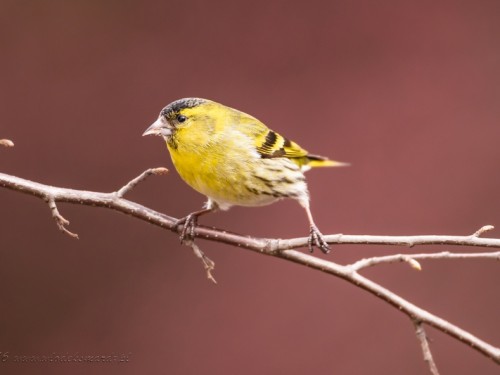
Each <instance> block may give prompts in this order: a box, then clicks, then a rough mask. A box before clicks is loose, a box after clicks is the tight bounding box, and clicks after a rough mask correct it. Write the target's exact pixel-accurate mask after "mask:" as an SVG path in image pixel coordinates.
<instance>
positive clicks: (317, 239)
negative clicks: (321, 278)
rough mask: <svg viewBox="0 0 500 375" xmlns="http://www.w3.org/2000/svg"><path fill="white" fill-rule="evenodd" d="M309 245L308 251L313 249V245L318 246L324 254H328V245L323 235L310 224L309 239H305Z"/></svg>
mask: <svg viewBox="0 0 500 375" xmlns="http://www.w3.org/2000/svg"><path fill="white" fill-rule="evenodd" d="M307 243H308V245H309V251H310V252H311V253H312V252H313V250H314V246H316V247H318V248H319V249H320V250H321V251H322V252H323V253H324V254H328V253H329V252H330V247H329V246H328V244H327V243H326V241H325V239H324V237H323V235H322V234H321V232H320V231H319V230H318V228H317V227H316V225H311V230H310V231H309V239H308V240H307Z"/></svg>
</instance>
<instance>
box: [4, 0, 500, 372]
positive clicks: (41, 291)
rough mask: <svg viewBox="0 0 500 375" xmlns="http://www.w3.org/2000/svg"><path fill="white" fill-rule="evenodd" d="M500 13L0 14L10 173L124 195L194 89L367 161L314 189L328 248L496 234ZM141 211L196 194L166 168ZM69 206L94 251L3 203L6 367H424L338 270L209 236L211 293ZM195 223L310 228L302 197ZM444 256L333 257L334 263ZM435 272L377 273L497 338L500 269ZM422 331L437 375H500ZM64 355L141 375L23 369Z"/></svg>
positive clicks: (114, 6) (168, 254) (137, 231)
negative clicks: (329, 236)
mask: <svg viewBox="0 0 500 375" xmlns="http://www.w3.org/2000/svg"><path fill="white" fill-rule="evenodd" d="M381 3H383V4H381ZM499 20H500V2H498V1H418V2H417V1H415V2H413V1H405V2H401V1H384V2H374V1H350V2H347V1H344V2H326V1H323V2H319V1H307V2H298V1H295V2H291V1H279V2H277V1H276V2H272V1H270V2H262V3H259V2H248V3H239V2H235V1H224V2H217V3H216V2H208V1H207V2H205V1H141V2H139V1H121V0H120V1H119V0H115V1H89V0H86V1H72V2H65V1H46V2H40V1H14V0H11V1H6V0H2V1H1V2H0V43H1V58H0V79H1V85H0V103H1V105H0V111H1V112H0V115H1V121H0V138H10V139H12V140H13V141H14V142H15V143H16V146H15V148H13V149H0V170H1V171H2V172H5V173H11V174H15V175H18V176H20V177H24V178H28V179H33V180H36V181H40V182H44V183H48V184H53V185H57V186H65V187H73V188H82V189H89V190H97V191H112V190H114V189H116V188H118V187H119V186H121V185H122V184H123V183H125V182H126V181H128V180H129V179H131V178H132V177H134V176H136V175H137V174H138V173H140V172H141V171H142V170H144V169H146V168H148V167H154V166H162V165H164V166H167V167H169V168H172V165H171V163H170V160H169V157H168V154H167V150H166V149H165V147H164V145H163V144H162V142H161V141H160V139H157V138H152V137H148V138H141V134H142V132H143V131H144V130H145V128H146V127H147V126H148V125H149V124H150V123H151V122H152V121H153V120H154V119H155V117H156V116H157V113H158V112H159V111H160V109H161V108H162V107H163V106H164V105H166V104H167V103H169V102H171V101H172V100H175V99H178V98H181V97H185V96H201V97H206V98H210V99H213V100H217V101H220V102H222V103H225V104H227V105H230V106H233V107H236V108H238V109H241V110H243V111H245V112H248V113H251V114H253V115H255V116H256V117H258V118H260V119H261V120H263V121H264V122H265V123H266V124H268V125H269V126H270V127H272V128H273V129H275V130H277V131H279V132H282V133H283V134H285V135H287V136H288V137H290V138H292V139H294V140H296V141H298V142H299V143H300V144H301V145H302V146H303V147H305V148H306V149H309V150H311V151H313V152H315V153H318V154H323V155H328V156H330V157H332V158H335V159H338V160H342V161H348V162H351V163H352V167H350V168H345V169H337V170H317V171H312V172H310V173H309V174H308V180H309V185H310V190H311V193H312V209H313V213H314V215H315V219H316V221H317V223H318V225H319V227H320V229H321V230H322V231H323V232H325V233H339V232H341V233H345V234H387V235H396V234H457V235H459V234H469V233H472V232H474V231H475V230H476V229H478V228H479V227H480V226H482V225H485V224H496V225H500V200H499V199H498V196H499V188H500V176H499V173H498V171H499V167H498V165H499V160H500V147H499V136H500V127H499V117H500V105H499V103H500V68H499V67H500V47H499V36H500V22H499ZM130 198H131V199H134V200H136V201H138V202H141V203H143V204H145V205H147V206H150V207H152V208H154V209H157V210H160V211H162V212H165V213H168V214H171V215H174V216H177V217H181V216H183V215H185V214H186V213H188V212H190V211H192V210H195V209H197V208H199V207H200V206H201V204H202V202H203V200H204V199H203V197H202V196H200V195H199V194H197V193H196V192H194V191H192V190H191V189H190V188H188V187H187V186H186V185H184V183H183V182H182V181H181V180H180V179H179V177H178V176H177V174H176V173H175V171H173V170H172V173H171V174H169V175H167V176H162V177H152V178H151V179H149V180H148V181H147V182H146V183H144V184H142V185H140V186H139V187H138V188H137V189H136V190H135V191H134V192H133V193H132V194H131V195H130ZM60 209H61V212H62V213H63V214H64V215H65V216H66V217H67V218H68V219H69V220H71V226H70V229H71V230H73V231H76V232H77V233H79V234H80V237H81V239H80V240H79V241H77V240H73V239H71V238H69V237H67V236H64V235H62V234H61V233H60V232H59V231H58V230H57V229H56V226H55V225H54V222H53V220H52V219H51V218H50V215H49V211H48V209H47V206H46V205H45V204H44V203H43V202H41V201H39V200H36V199H34V198H32V197H29V196H24V195H21V194H19V193H14V192H10V191H7V190H0V210H1V211H0V237H1V241H0V246H1V247H0V287H1V289H0V290H1V296H2V299H1V301H2V304H1V308H0V351H1V352H5V351H8V352H9V353H10V354H9V355H10V360H9V361H7V362H6V363H0V372H1V373H2V374H25V373H34V372H36V373H39V374H41V373H51V374H67V373H72V374H87V373H96V374H112V373H117V374H118V373H119V374H138V373H145V374H158V373H167V374H199V373H204V374H269V373H286V374H304V373H313V374H331V373H336V374H423V373H426V372H427V369H426V365H425V364H424V362H423V361H422V354H421V352H420V348H419V345H418V342H417V340H416V339H415V336H414V333H413V328H412V325H411V323H410V321H409V320H408V319H407V318H406V317H405V316H403V315H402V314H400V313H398V312H397V311H395V310H394V309H393V308H392V307H389V306H388V305H387V304H385V303H383V302H381V301H380V300H378V299H376V298H374V297H372V296H371V295H368V294H367V293H365V292H363V291H361V290H359V289H357V288H355V287H353V286H351V285H350V284H347V283H345V282H343V281H341V280H339V279H336V278H333V277H330V276H327V275H324V274H321V273H319V272H315V271H312V270H310V269H307V268H305V267H299V266H297V265H294V264H289V263H286V262H283V261H279V260H277V259H271V258H268V257H263V256H258V255H256V254H253V253H250V252H247V251H242V250H238V249H236V248H231V247H227V246H225V245H221V244H216V243H208V242H203V241H200V242H199V244H200V245H201V246H202V248H203V250H204V251H205V252H206V253H207V254H208V255H209V256H210V257H211V258H212V259H214V260H215V261H216V264H217V268H216V273H215V276H216V278H217V280H218V282H219V284H218V285H217V286H214V285H212V284H211V283H210V282H208V281H207V280H206V278H205V275H204V272H203V271H202V269H201V265H200V263H199V262H198V260H197V259H195V258H194V256H193V255H192V253H191V251H190V250H189V249H187V248H184V247H182V246H180V245H179V243H178V240H177V237H176V236H175V235H173V234H172V233H169V232H166V231H162V230H160V229H158V228H156V227H153V226H150V225H147V224H145V223H144V222H140V221H138V220H135V219H133V218H130V217H127V216H124V215H120V214H117V213H114V212H112V211H109V210H104V209H95V208H88V207H79V206H70V205H63V204H61V205H60ZM202 222H203V223H204V224H209V225H215V226H219V227H223V228H227V229H230V230H234V231H237V232H241V233H248V234H252V235H256V236H274V237H283V238H286V237H297V236H303V235H306V233H307V221H306V217H305V214H304V212H303V211H302V209H301V208H300V207H299V206H298V204H296V203H295V202H292V201H290V202H282V203H278V204H275V205H273V206H269V207H265V208H258V209H256V208H255V209H248V208H246V209H245V208H234V209H232V210H231V211H229V212H226V213H220V214H214V215H213V216H211V217H206V218H204V219H203V220H202ZM491 236H495V237H500V235H499V232H498V231H495V232H493V233H491ZM451 249H452V248H451V247H444V246H442V247H433V248H431V247H417V248H415V249H413V250H408V249H395V248H386V247H370V246H336V247H335V248H334V251H333V252H332V254H330V255H329V256H328V258H329V259H332V260H334V261H337V262H341V263H346V262H350V261H353V260H355V259H359V258H361V257H366V256H370V255H376V254H387V253H394V252H397V251H417V252H420V251H437V250H451ZM454 250H460V249H456V248H455V249H454ZM468 250H470V251H476V250H473V249H472V250H471V249H468ZM477 251H479V250H477ZM317 255H319V254H317ZM422 264H423V267H424V269H423V271H422V272H416V271H413V270H412V269H411V268H410V267H408V266H407V265H405V264H395V265H387V266H380V267H377V268H375V269H369V270H366V271H364V274H365V275H367V276H369V277H371V278H373V279H374V280H375V281H377V282H380V283H381V284H383V285H385V286H387V287H389V288H392V289H393V290H394V291H396V292H398V293H400V294H401V295H402V296H403V297H405V298H407V299H409V300H410V301H412V302H414V303H416V304H418V305H420V306H421V307H423V308H425V309H428V310H429V311H431V312H433V313H436V314H438V315H440V316H442V317H443V318H445V319H449V320H450V321H451V322H453V323H456V324H458V325H460V326H462V327H463V328H465V329H467V330H470V331H471V332H472V333H474V334H476V335H478V336H479V337H480V338H482V339H485V340H486V341H488V342H491V343H492V344H494V345H499V344H500V329H499V326H498V316H499V311H500V301H499V298H498V285H499V283H500V273H499V269H498V267H499V264H498V262H493V261H434V262H422ZM429 334H430V336H431V338H432V349H433V352H434V355H435V358H436V361H437V363H438V366H439V367H440V369H441V371H442V373H443V374H471V373H475V374H494V373H495V374H496V373H498V366H496V365H495V364H494V363H493V362H492V361H490V360H488V359H486V358H485V357H483V356H482V355H480V354H478V353H477V352H475V351H473V350H471V349H470V348H468V347H466V346H464V345H463V344H461V343H459V342H457V341H455V340H452V339H450V338H448V337H447V336H445V335H443V334H441V333H439V332H436V331H434V330H432V329H429ZM51 353H56V354H58V355H75V354H80V355H95V354H99V355H112V354H129V355H130V357H129V358H130V362H129V363H126V364H118V363H112V364H98V363H94V364H76V363H72V364H19V363H13V361H12V359H13V357H14V356H15V355H50V354H51Z"/></svg>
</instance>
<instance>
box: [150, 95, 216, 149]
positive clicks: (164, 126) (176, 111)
mask: <svg viewBox="0 0 500 375" xmlns="http://www.w3.org/2000/svg"><path fill="white" fill-rule="evenodd" d="M209 103H211V102H210V100H206V99H201V98H184V99H179V100H176V101H175V102H172V103H170V104H169V105H167V106H166V107H165V108H163V109H162V110H161V112H160V115H159V116H158V119H157V120H156V121H155V122H154V123H153V124H152V125H151V126H150V127H149V128H147V129H146V131H145V132H144V133H143V134H142V135H143V136H144V135H159V136H162V137H163V138H164V139H165V140H169V139H170V138H171V136H172V134H173V133H174V132H175V131H176V130H177V129H180V128H183V127H186V126H188V125H189V124H190V123H193V122H194V121H196V119H197V118H199V116H200V113H202V112H203V109H202V107H204V106H205V105H207V104H209Z"/></svg>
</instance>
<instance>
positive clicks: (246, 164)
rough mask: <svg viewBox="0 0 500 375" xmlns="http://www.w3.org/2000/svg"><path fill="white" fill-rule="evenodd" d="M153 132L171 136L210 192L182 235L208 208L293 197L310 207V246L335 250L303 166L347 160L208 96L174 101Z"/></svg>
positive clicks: (179, 159) (189, 172)
mask: <svg viewBox="0 0 500 375" xmlns="http://www.w3.org/2000/svg"><path fill="white" fill-rule="evenodd" d="M150 134H154V135H159V136H161V137H163V138H164V139H165V141H166V143H167V148H168V150H169V152H170V156H171V158H172V162H173V164H174V166H175V168H176V169H177V172H178V173H179V175H180V176H181V177H182V179H183V180H184V181H185V182H186V183H187V184H188V185H190V186H191V187H192V188H193V189H195V190H196V191H198V192H200V193H201V194H204V195H206V196H207V197H208V201H207V203H206V205H205V207H204V208H203V209H202V210H199V211H196V212H193V213H191V214H189V215H188V216H186V217H185V218H183V219H180V220H179V221H178V222H177V224H178V225H181V224H183V225H184V227H183V229H182V232H181V241H184V240H186V239H188V238H189V239H193V238H194V228H195V227H196V225H197V221H198V217H199V216H201V215H203V214H206V213H208V212H212V211H216V210H218V209H221V210H227V209H228V208H229V207H231V206H250V207H254V206H264V205H267V204H270V203H273V202H276V201H278V200H280V199H282V198H292V199H295V200H297V201H298V202H299V203H300V205H301V206H302V207H304V209H305V210H306V213H307V218H308V220H309V224H310V232H309V249H310V251H311V252H312V250H313V246H317V247H318V248H319V249H321V250H322V251H323V252H324V253H328V252H329V248H328V244H327V243H326V241H325V240H324V238H323V235H322V234H321V232H320V231H319V230H318V228H317V226H316V224H315V223H314V220H313V217H312V214H311V210H310V208H309V192H308V189H307V184H306V180H305V177H304V174H303V172H305V171H307V170H309V169H310V168H315V167H334V166H343V165H347V164H346V163H341V162H337V161H333V160H329V159H327V158H325V157H322V156H318V155H312V154H309V153H308V152H307V151H306V150H304V149H303V148H302V147H300V146H299V145H298V144H297V143H295V142H293V141H290V140H289V139H287V138H285V137H282V136H281V135H279V134H278V133H276V132H274V131H272V130H270V129H269V128H268V127H267V126H266V125H264V124H263V123H262V122H260V121H259V120H257V119H256V118H255V117H252V116H250V115H247V114H246V113H243V112H240V111H238V110H236V109H233V108H229V107H226V106H224V105H222V104H219V103H216V102H213V101H211V100H207V99H200V98H185V99H179V100H176V101H174V102H172V103H170V104H169V105H167V106H166V107H165V108H163V109H162V110H161V112H160V115H159V116H158V119H157V120H156V121H155V122H154V123H153V124H152V125H151V126H150V127H149V128H147V129H146V131H145V132H144V134H143V135H150Z"/></svg>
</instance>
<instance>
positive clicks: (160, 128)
mask: <svg viewBox="0 0 500 375" xmlns="http://www.w3.org/2000/svg"><path fill="white" fill-rule="evenodd" d="M145 135H160V136H163V137H169V136H171V135H172V128H171V127H170V125H169V124H168V122H166V121H165V120H164V119H163V117H161V116H160V117H158V120H156V121H155V122H153V124H152V125H151V126H150V127H149V128H147V129H146V131H145V132H144V133H142V136H143V137H144V136H145Z"/></svg>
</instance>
